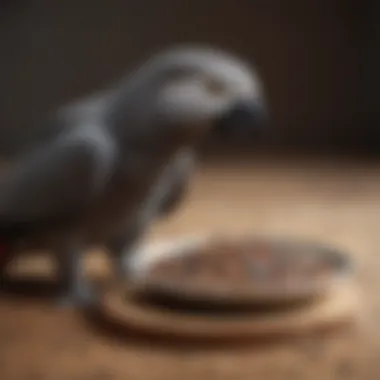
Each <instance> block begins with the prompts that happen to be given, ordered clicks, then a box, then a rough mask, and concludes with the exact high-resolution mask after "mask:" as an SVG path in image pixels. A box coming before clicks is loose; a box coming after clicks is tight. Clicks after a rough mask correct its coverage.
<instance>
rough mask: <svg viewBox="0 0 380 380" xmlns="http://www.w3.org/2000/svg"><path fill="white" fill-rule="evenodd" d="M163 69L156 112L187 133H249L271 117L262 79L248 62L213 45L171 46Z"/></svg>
mask: <svg viewBox="0 0 380 380" xmlns="http://www.w3.org/2000/svg"><path fill="white" fill-rule="evenodd" d="M152 64H155V65H156V67H159V68H160V70H161V78H162V81H161V85H160V87H159V90H158V93H157V97H156V100H157V102H156V107H155V110H156V116H157V117H158V118H159V119H160V120H162V124H161V125H169V126H175V127H176V128H177V129H178V131H179V132H180V133H182V134H183V135H184V136H186V137H191V136H194V137H195V136H197V137H199V136H203V135H204V134H206V133H210V132H221V133H222V134H224V135H227V136H231V137H234V136H239V135H240V136H246V137H247V136H250V135H253V134H255V133H256V132H258V131H260V130H262V129H263V127H264V125H265V124H266V121H267V113H266V106H265V102H264V95H263V89H262V85H261V82H260V80H259V77H258V76H257V74H256V73H255V72H254V71H253V69H252V68H250V67H249V66H248V65H247V64H246V63H244V62H242V61H241V60H239V59H238V58H236V57H233V56H231V55H229V54H227V53H225V52H221V51H219V50H215V49H212V48H180V49H173V50H170V51H168V52H166V53H164V54H162V55H160V56H159V57H158V58H156V61H152Z"/></svg>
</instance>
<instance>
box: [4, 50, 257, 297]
mask: <svg viewBox="0 0 380 380" xmlns="http://www.w3.org/2000/svg"><path fill="white" fill-rule="evenodd" d="M260 89H261V87H260V85H259V83H257V80H256V77H255V75H253V74H252V73H251V72H250V71H249V70H248V68H247V66H246V65H245V64H243V63H242V62H241V61H240V60H237V59H235V58H233V57H231V56H230V55H227V54H223V53H221V52H215V51H213V50H212V49H194V48H192V49H187V50H186V49H180V50H176V49H175V50H172V51H170V52H165V53H163V54H159V55H158V56H156V57H153V58H152V59H151V60H149V61H148V62H147V63H145V64H144V65H142V67H140V69H139V70H137V71H136V72H134V73H132V74H131V75H129V76H127V77H126V78H124V79H122V80H121V81H120V83H119V84H117V85H115V86H112V87H110V89H108V90H107V91H104V92H102V93H99V94H96V95H93V96H90V97H88V98H86V99H83V100H79V101H77V102H74V103H72V104H70V105H68V106H66V107H62V108H61V109H60V110H58V112H57V113H56V114H54V115H52V117H50V118H49V123H48V124H46V126H43V127H41V129H39V130H38V129H37V130H35V133H34V135H33V133H32V134H31V135H29V136H30V137H31V136H32V135H33V136H34V137H33V138H30V140H29V142H28V143H25V141H24V144H22V143H20V144H19V148H20V149H19V150H17V149H15V150H14V155H13V159H14V165H12V166H11V168H10V169H9V171H8V172H7V173H6V174H5V176H4V177H3V178H2V179H1V182H0V239H1V238H2V237H3V238H5V236H2V233H3V235H6V234H7V233H8V232H7V231H11V230H13V234H12V239H14V240H15V242H14V245H15V246H16V247H19V248H20V247H22V248H27V247H37V248H42V247H44V248H50V249H52V250H53V252H54V253H55V254H56V257H57V260H58V262H59V264H60V268H61V274H62V277H63V280H64V283H65V284H66V295H67V296H68V299H69V300H70V299H71V300H73V301H75V300H80V301H83V299H87V298H88V295H89V293H90V292H89V289H88V285H87V283H86V282H85V281H84V280H83V273H82V272H81V270H80V257H79V256H81V255H80V253H81V252H82V251H83V250H85V249H87V248H89V247H91V246H93V245H99V244H103V245H106V247H108V249H109V252H110V254H111V257H112V258H113V259H114V266H115V271H117V272H118V273H120V275H122V276H125V275H127V272H128V265H126V260H125V257H126V256H128V255H131V254H133V253H134V252H135V248H136V246H137V245H138V244H139V242H140V241H141V239H142V237H144V236H145V232H146V231H147V230H148V228H149V227H150V225H151V224H152V223H153V222H154V221H155V220H157V219H158V218H160V217H162V216H164V215H168V214H169V213H172V212H173V211H174V210H175V209H176V208H177V207H178V206H179V204H180V203H181V200H182V199H183V198H184V196H185V194H186V189H187V188H188V183H189V180H190V178H191V174H192V172H193V170H194V166H195V163H196V150H197V149H196V147H197V146H198V144H199V143H200V141H201V140H202V139H203V138H204V137H205V136H207V135H208V134H209V133H211V132H212V130H213V126H214V122H215V121H216V120H219V119H220V118H222V117H223V116H224V115H226V114H229V113H230V111H231V109H233V108H234V106H235V104H236V103H238V102H240V101H241V100H243V101H245V102H247V101H248V102H251V103H252V104H253V103H255V102H260V101H261V90H260ZM21 151H22V152H21ZM19 227H20V228H19ZM21 227H22V228H21ZM14 231H19V234H18V236H16V234H15V233H14ZM21 231H22V232H21ZM15 236H16V238H15ZM65 299H67V298H65Z"/></svg>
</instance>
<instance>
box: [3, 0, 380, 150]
mask: <svg viewBox="0 0 380 380" xmlns="http://www.w3.org/2000/svg"><path fill="white" fill-rule="evenodd" d="M0 4H1V5H0V17H1V18H0V51H1V60H0V68H1V70H0V83H1V86H0V98H1V103H0V106H1V110H0V123H1V130H3V129H5V130H6V135H7V136H8V139H9V134H10V133H11V132H10V131H14V130H16V129H18V128H22V129H25V128H28V127H30V126H31V125H35V124H36V123H38V122H39V121H40V120H41V118H42V117H43V116H44V115H45V114H46V112H47V111H49V110H51V109H54V108H55V107H57V106H58V105H61V104H62V103H64V102H66V101H68V100H71V99H72V98H73V97H78V96H82V95H85V94H87V93H88V92H91V91H93V90H95V89H99V88H101V87H102V86H105V85H107V84H108V83H109V82H110V81H114V80H117V79H118V78H120V76H121V75H123V74H124V73H125V71H126V70H128V69H129V68H132V67H134V66H135V65H136V64H139V63H140V62H141V61H142V60H144V59H145V58H146V57H147V56H149V55H150V54H152V53H153V52H156V51H158V50H159V49H161V48H166V47H168V46H170V45H171V44H177V43H183V42H206V43H210V44H216V45H218V46H220V47H224V48H226V49H229V50H231V51H233V52H236V53H237V54H239V55H241V56H242V57H244V58H246V59H248V60H250V61H251V62H252V63H253V64H255V65H256V67H257V69H258V71H259V73H260V74H261V76H262V78H263V80H264V83H265V85H266V89H267V97H268V100H269V104H270V107H271V112H272V123H273V125H272V128H271V131H270V133H268V136H267V137H266V138H265V140H264V141H261V142H260V144H265V146H268V148H269V146H271V147H274V146H276V147H277V148H279V147H283V148H286V147H287V148H288V147H291V149H292V150H293V149H303V150H306V151H309V150H310V149H313V150H320V149H322V148H324V149H326V148H328V149H330V150H338V149H340V150H347V151H348V150H350V151H352V150H353V151H355V152H357V153H359V151H361V152H366V151H370V150H371V151H372V152H376V151H379V149H378V148H379V144H380V137H379V136H380V134H379V128H378V126H377V122H378V119H379V115H380V108H379V102H380V100H379V97H378V87H379V84H380V74H379V70H378V66H379V63H380V62H379V59H380V57H379V49H378V46H379V43H380V29H379V26H378V24H379V23H378V20H379V18H378V17H380V5H379V4H378V2H377V1H376V0H362V1H358V0H356V1H355V0H326V1H324V0H323V1H303V0H292V1H286V2H284V1H281V0H254V1H249V0H240V1H233V0H208V1H202V0H193V1H186V2H184V1H176V0H160V1H157V2H153V1H150V2H149V3H147V2H146V1H133V0H131V1H123V0H120V1H117V0H112V1H108V2H107V4H105V2H104V1H102V0H91V1H90V0H88V1H86V0H81V1H75V2H74V1H65V0H54V1H50V0H2V1H1V2H0ZM2 133H4V132H2ZM0 137H2V139H1V140H3V141H4V139H5V138H6V136H1V135H0ZM254 143H256V142H254V141H252V145H253V144H254Z"/></svg>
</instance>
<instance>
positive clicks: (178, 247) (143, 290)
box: [128, 237, 352, 307]
mask: <svg viewBox="0 0 380 380" xmlns="http://www.w3.org/2000/svg"><path fill="white" fill-rule="evenodd" d="M216 240H217V239H216V238H203V237H199V238H183V239H178V240H176V241H171V242H166V243H165V242H163V243H161V244H154V245H150V246H148V247H146V248H144V249H142V250H141V251H140V252H138V253H137V255H136V256H135V257H134V258H133V259H132V261H131V262H130V274H131V277H130V279H129V284H128V286H129V287H130V286H131V285H132V286H133V289H134V291H135V292H137V293H139V294H145V295H149V296H155V297H164V298H165V299H166V300H167V301H168V300H172V301H181V302H182V303H184V302H188V303H192V304H194V303H202V304H207V305H213V306H218V305H219V306H223V307H225V306H228V305H229V306H244V305H245V306H247V305H255V304H256V305H257V304H260V305H265V304H268V305H270V304H272V305H275V304H284V303H294V302H295V303H296V302H303V301H306V300H310V299H312V298H314V297H317V296H320V295H322V294H324V293H325V292H326V291H327V290H329V289H331V288H332V287H333V286H334V285H336V284H337V283H342V281H345V280H347V279H348V278H350V274H351V272H352V264H351V262H350V260H349V258H348V256H347V255H345V254H343V253H341V252H339V251H337V250H334V249H331V248H327V247H324V246H321V245H320V244H315V243H311V242H304V241H302V242H301V241H298V242H294V241H289V240H285V239H258V238H257V239H254V238H252V237H249V238H240V239H236V240H234V241H236V243H237V244H240V243H242V242H259V243H260V244H262V243H264V244H267V245H270V246H271V247H277V248H278V249H280V250H282V251H284V252H285V250H289V251H298V252H300V251H301V252H302V254H303V253H304V254H310V255H320V256H322V257H323V260H325V261H326V262H327V263H328V264H329V265H330V268H331V275H330V274H329V275H328V276H327V278H323V280H313V279H310V281H309V280H307V281H303V282H301V283H296V282H294V283H292V282H290V283H289V284H287V286H284V284H283V283H281V282H278V283H274V282H273V281H267V282H264V284H263V285H262V286H260V287H257V286H256V287H255V286H245V287H244V288H243V287H233V286H231V285H230V284H229V283H228V282H226V285H225V286H220V284H219V285H218V286H214V287H213V286H207V287H203V286H194V285H193V284H192V286H187V285H186V282H179V281H173V280H170V279H169V280H167V279H160V280H157V279H156V280H153V279H152V278H150V276H149V273H150V270H151V269H152V267H153V266H154V265H155V264H157V263H158V262H160V261H161V260H167V259H170V258H174V257H178V256H183V255H192V254H196V253H197V250H198V249H201V248H204V247H207V246H208V245H212V244H213V243H214V242H215V241H216ZM220 240H221V241H227V242H231V241H232V239H224V238H222V239H220ZM252 285H254V283H252Z"/></svg>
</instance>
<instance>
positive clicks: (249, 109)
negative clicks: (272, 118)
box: [216, 101, 269, 139]
mask: <svg viewBox="0 0 380 380" xmlns="http://www.w3.org/2000/svg"><path fill="white" fill-rule="evenodd" d="M268 121H269V118H268V114H267V110H266V108H265V106H264V105H263V104H261V103H258V102H255V101H240V102H238V103H236V104H235V105H234V106H233V107H232V108H231V109H230V111H229V112H228V113H227V114H225V115H223V116H222V117H221V118H220V119H219V120H217V122H216V131H217V133H218V134H220V135H222V136H225V137H228V138H233V139H234V138H238V139H239V138H243V139H251V138H257V137H260V135H262V132H263V131H264V130H265V129H266V125H267V124H268Z"/></svg>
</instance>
